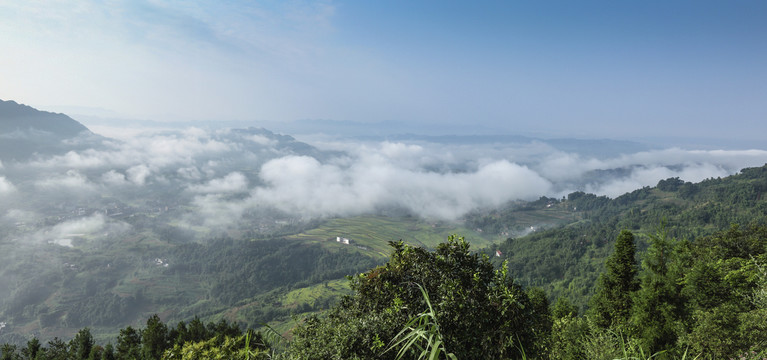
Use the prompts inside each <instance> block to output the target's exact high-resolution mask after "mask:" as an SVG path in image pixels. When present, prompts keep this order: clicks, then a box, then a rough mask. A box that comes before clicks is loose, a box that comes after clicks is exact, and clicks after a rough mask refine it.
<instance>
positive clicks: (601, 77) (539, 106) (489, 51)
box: [0, 0, 767, 144]
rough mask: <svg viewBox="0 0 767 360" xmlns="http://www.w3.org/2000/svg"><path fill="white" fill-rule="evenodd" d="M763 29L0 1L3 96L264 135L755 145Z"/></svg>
mask: <svg viewBox="0 0 767 360" xmlns="http://www.w3.org/2000/svg"><path fill="white" fill-rule="evenodd" d="M765 16H767V3H764V2H761V1H740V2H737V3H733V2H718V1H675V2H667V1H644V2H608V1H581V2H569V1H546V2H532V3H527V2H504V1H493V2H483V3H482V4H477V3H471V2H455V1H424V2H409V1H364V2H356V1H316V2H315V1H311V2H308V1H287V2H283V1H263V2H249V1H248V2H246V1H233V2H225V3H224V2H212V3H211V2H201V1H184V2H180V1H163V0H152V1H112V2H108V3H102V2H97V1H80V2H76V3H71V2H67V1H45V2H16V1H9V0H8V1H6V0H0V34H3V35H2V36H0V47H2V48H3V49H10V50H12V51H7V52H6V55H5V56H3V57H0V79H2V81H0V99H5V100H16V101H19V102H22V103H25V104H29V105H32V106H35V107H37V108H40V109H43V110H49V111H60V112H66V113H68V114H70V115H73V116H74V117H75V118H78V117H77V115H78V114H84V115H92V116H93V115H95V116H98V117H105V118H132V119H147V120H155V121H203V120H204V121H208V122H216V121H232V120H235V121H244V122H252V123H253V124H254V125H259V124H274V125H275V126H273V128H276V129H277V130H280V126H279V125H280V124H283V125H286V124H295V123H296V121H301V124H311V122H312V121H314V120H317V119H322V120H323V121H338V122H348V123H355V124H363V125H364V124H377V123H385V122H393V123H397V124H406V126H403V127H402V131H403V132H408V131H409V132H420V133H432V134H440V133H441V132H445V131H453V132H461V133H463V134H497V133H507V134H547V135H551V136H569V137H589V138H595V137H610V138H641V137H658V136H668V137H700V138H727V139H730V140H733V141H738V140H743V141H748V140H751V141H759V142H760V144H761V143H763V141H764V139H763V138H764V134H765V133H767V121H765V120H767V102H765V101H764V99H765V95H767V67H765V66H764V64H766V63H767V47H765V46H763V45H764V43H763V41H764V39H765V37H766V36H767V22H765V21H764V18H765ZM78 119H79V118H78ZM86 125H88V123H87V122H86ZM265 126H268V125H265Z"/></svg>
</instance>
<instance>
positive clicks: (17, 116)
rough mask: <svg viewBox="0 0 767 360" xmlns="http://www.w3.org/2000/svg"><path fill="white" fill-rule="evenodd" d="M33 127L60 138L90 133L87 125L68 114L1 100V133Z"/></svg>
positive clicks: (26, 129) (27, 129)
mask: <svg viewBox="0 0 767 360" xmlns="http://www.w3.org/2000/svg"><path fill="white" fill-rule="evenodd" d="M32 129H34V130H37V131H43V132H48V133H51V134H53V135H55V136H57V137H60V138H70V137H74V136H77V135H79V134H80V133H82V132H88V133H90V130H88V128H87V127H85V125H83V124H80V123H79V122H77V121H76V120H74V119H72V118H71V117H69V116H67V115H64V114H60V113H52V112H47V111H41V110H37V109H35V108H33V107H31V106H28V105H24V104H19V103H17V102H15V101H13V100H8V101H3V100H0V134H7V133H13V132H16V131H22V132H24V131H29V130H32Z"/></svg>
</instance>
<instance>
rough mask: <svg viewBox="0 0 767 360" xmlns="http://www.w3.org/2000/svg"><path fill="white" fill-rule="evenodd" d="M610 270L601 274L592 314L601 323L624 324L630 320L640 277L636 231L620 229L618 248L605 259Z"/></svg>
mask: <svg viewBox="0 0 767 360" xmlns="http://www.w3.org/2000/svg"><path fill="white" fill-rule="evenodd" d="M605 267H606V268H607V271H606V272H604V273H603V274H602V275H601V276H600V277H599V283H598V285H597V291H596V293H595V294H594V297H593V298H592V309H591V312H590V313H591V315H592V316H593V318H594V322H595V323H596V324H597V325H599V326H600V327H603V328H607V327H611V326H624V325H626V324H627V322H628V318H629V315H630V311H631V306H632V299H633V295H634V292H636V291H637V290H639V281H638V280H637V271H638V267H637V263H636V245H635V244H634V235H633V234H632V233H631V232H630V231H628V230H623V231H621V233H620V235H619V236H618V239H617V241H616V242H615V252H614V253H613V254H612V255H611V256H610V257H609V258H608V259H607V261H606V262H605Z"/></svg>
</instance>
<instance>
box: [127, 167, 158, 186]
mask: <svg viewBox="0 0 767 360" xmlns="http://www.w3.org/2000/svg"><path fill="white" fill-rule="evenodd" d="M125 172H126V174H127V175H128V180H130V181H131V182H132V183H134V184H136V185H144V183H146V179H147V178H148V177H149V175H151V173H152V172H151V171H150V170H149V167H147V166H146V165H144V164H140V165H136V166H132V167H131V168H129V169H128V170H126V171H125Z"/></svg>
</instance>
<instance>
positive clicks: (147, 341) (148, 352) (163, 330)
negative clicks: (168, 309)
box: [141, 314, 168, 359]
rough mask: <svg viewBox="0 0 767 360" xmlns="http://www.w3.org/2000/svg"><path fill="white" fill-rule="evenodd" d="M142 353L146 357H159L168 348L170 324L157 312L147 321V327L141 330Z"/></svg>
mask: <svg viewBox="0 0 767 360" xmlns="http://www.w3.org/2000/svg"><path fill="white" fill-rule="evenodd" d="M141 345H142V346H141V353H142V354H143V355H144V358H145V359H159V358H160V356H161V355H162V353H163V351H165V349H167V348H168V326H166V325H165V324H164V323H163V322H162V320H160V317H159V316H157V314H154V315H152V316H151V317H150V318H149V319H147V321H146V328H145V329H144V330H142V331H141Z"/></svg>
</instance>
